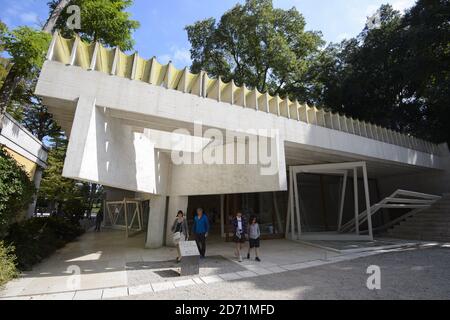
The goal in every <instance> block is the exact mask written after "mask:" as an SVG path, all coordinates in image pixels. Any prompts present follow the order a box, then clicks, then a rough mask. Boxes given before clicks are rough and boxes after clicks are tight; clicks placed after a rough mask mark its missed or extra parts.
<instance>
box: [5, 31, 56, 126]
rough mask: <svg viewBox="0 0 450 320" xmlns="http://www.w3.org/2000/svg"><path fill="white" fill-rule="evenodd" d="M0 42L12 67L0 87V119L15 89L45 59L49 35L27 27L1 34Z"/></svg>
mask: <svg viewBox="0 0 450 320" xmlns="http://www.w3.org/2000/svg"><path fill="white" fill-rule="evenodd" d="M0 42H1V43H2V44H3V46H4V49H5V50H6V51H7V52H8V53H9V55H10V56H11V63H12V67H11V69H10V70H9V72H8V74H7V76H6V78H5V80H4V82H3V85H2V88H1V89H0V121H1V118H2V117H3V114H4V113H5V111H6V108H7V107H8V105H9V104H10V102H11V97H12V96H13V94H14V91H15V89H16V88H17V86H18V85H19V84H20V82H21V80H23V79H24V78H30V77H33V76H34V77H36V75H37V72H38V71H39V70H40V67H41V65H42V63H43V62H44V59H45V53H46V51H47V48H48V44H49V43H50V35H49V34H47V33H45V32H42V31H36V30H33V29H32V28H29V27H19V28H17V29H15V30H13V31H11V32H7V33H6V34H3V36H2V39H1V40H0Z"/></svg>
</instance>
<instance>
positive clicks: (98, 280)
mask: <svg viewBox="0 0 450 320" xmlns="http://www.w3.org/2000/svg"><path fill="white" fill-rule="evenodd" d="M144 237H145V235H143V234H141V235H138V236H135V237H132V238H128V239H125V237H124V233H123V232H121V231H113V230H107V229H106V230H105V231H102V232H101V233H95V232H92V231H91V232H87V233H86V234H84V235H83V236H82V237H80V239H79V240H78V241H75V242H72V243H69V244H68V245H67V246H65V247H64V248H62V249H60V250H58V251H57V252H56V253H55V254H53V255H52V256H51V257H50V258H48V259H47V260H45V261H44V262H42V263H40V264H38V265H37V266H36V267H35V268H34V269H33V270H32V271H31V272H26V273H24V274H23V275H22V276H21V277H20V278H18V279H16V280H13V281H10V282H9V283H8V284H7V285H6V286H5V287H4V288H3V290H1V291H0V299H27V300H30V299H64V300H66V299H87V300H90V299H108V298H117V297H127V296H133V295H141V294H147V293H148V294H151V293H157V292H160V291H165V290H170V289H174V288H177V287H186V286H194V285H209V284H212V283H216V282H222V281H232V280H236V279H245V278H252V277H258V276H261V275H270V274H276V273H281V272H287V271H292V270H300V269H305V268H311V267H315V266H320V265H324V264H330V263H336V262H339V261H344V260H351V259H356V258H360V257H365V256H369V255H374V254H379V253H382V252H384V251H383V250H374V251H368V252H358V253H348V254H342V253H338V252H335V251H330V250H326V249H323V248H318V247H313V246H310V245H306V244H304V243H298V242H294V241H288V240H268V241H262V248H261V258H262V260H263V261H262V262H256V261H254V260H244V262H242V263H239V262H237V261H236V259H235V257H234V256H233V255H234V253H233V245H234V244H232V243H225V242H223V241H222V240H219V239H217V240H214V239H211V240H209V241H208V246H207V258H206V259H205V260H202V261H201V272H200V275H199V276H196V277H180V276H178V275H177V274H176V271H177V268H178V266H177V265H176V263H174V258H175V257H176V252H175V248H167V247H164V248H160V249H145V248H144Z"/></svg>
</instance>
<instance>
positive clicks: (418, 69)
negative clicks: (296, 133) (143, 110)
mask: <svg viewBox="0 0 450 320" xmlns="http://www.w3.org/2000/svg"><path fill="white" fill-rule="evenodd" d="M378 15H379V18H380V19H379V20H380V23H379V25H367V26H366V27H365V28H364V29H363V30H362V31H361V33H360V34H359V35H358V36H356V37H355V38H351V39H347V40H344V41H342V42H341V43H330V44H328V46H327V47H325V48H323V47H322V45H323V44H324V42H323V41H322V40H321V36H320V33H319V32H314V31H305V21H304V18H303V16H302V15H301V14H300V13H299V12H298V11H297V10H296V9H295V8H292V9H290V10H281V9H276V8H274V7H273V5H272V1H271V0H246V1H245V3H244V4H238V5H236V6H235V7H233V8H232V9H231V10H229V11H227V12H226V13H225V14H224V15H223V16H222V17H221V18H220V20H219V22H216V20H215V19H213V18H210V19H206V20H203V21H198V22H196V23H194V24H192V25H188V26H187V27H186V30H187V35H188V39H189V41H190V43H191V58H192V60H193V63H192V66H191V69H192V71H194V72H198V71H200V70H204V71H206V72H208V73H209V74H210V75H212V76H216V77H217V76H222V77H224V78H225V79H228V80H229V79H231V78H233V79H235V81H236V82H237V83H238V84H239V85H241V84H243V83H245V84H247V85H248V86H252V87H256V88H258V90H260V91H266V90H269V91H270V92H271V93H272V94H281V95H288V96H289V97H291V98H296V99H298V100H299V101H302V102H307V103H309V104H313V105H317V106H318V107H320V108H326V109H329V110H332V111H334V112H340V113H344V114H346V115H348V116H351V117H355V118H359V119H361V120H365V121H370V122H373V123H376V124H378V125H382V126H385V127H388V128H391V129H394V130H399V131H402V132H405V133H407V134H412V135H416V136H418V137H421V138H424V139H429V140H432V141H434V142H444V141H447V142H450V130H448V128H449V127H450V109H449V104H450V101H449V92H450V87H449V86H450V79H449V70H450V66H449V63H450V24H449V23H448V22H449V21H450V2H449V1H448V0H418V1H417V2H416V4H415V5H414V6H413V7H412V8H410V9H409V10H407V11H406V12H405V14H401V13H400V12H399V11H396V10H394V9H393V8H392V6H390V5H382V6H381V7H380V8H379V10H378Z"/></svg>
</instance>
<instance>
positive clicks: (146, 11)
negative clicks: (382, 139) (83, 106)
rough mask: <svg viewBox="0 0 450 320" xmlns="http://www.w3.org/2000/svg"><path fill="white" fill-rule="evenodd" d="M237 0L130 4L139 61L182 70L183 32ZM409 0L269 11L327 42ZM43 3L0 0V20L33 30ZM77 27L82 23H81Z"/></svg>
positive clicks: (318, 3)
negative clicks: (296, 20)
mask: <svg viewBox="0 0 450 320" xmlns="http://www.w3.org/2000/svg"><path fill="white" fill-rule="evenodd" d="M237 2H243V1H239V0H161V1H159V0H135V1H134V5H133V6H132V7H131V8H130V10H129V11H130V12H131V14H132V17H133V19H135V20H138V21H139V22H140V23H141V27H140V28H139V29H138V30H137V31H136V32H135V34H134V39H135V41H136V46H135V49H136V50H137V51H138V52H139V54H140V55H141V56H142V57H144V58H150V57H152V56H157V57H158V60H160V61H161V62H167V61H168V60H172V61H173V62H174V64H175V65H176V66H178V67H179V68H182V67H184V66H186V65H190V55H189V48H190V46H189V42H188V41H187V36H186V31H184V27H185V26H186V25H188V24H191V23H193V22H195V21H198V20H201V19H205V18H209V17H215V18H219V17H220V16H221V15H222V13H223V12H225V11H226V10H228V9H230V8H231V7H232V6H233V5H234V4H235V3H237ZM414 2H415V0H274V1H273V3H274V6H276V7H279V8H284V9H287V8H291V7H292V6H295V7H296V8H297V9H298V10H299V11H300V12H301V13H302V14H303V15H304V17H305V19H306V22H307V29H308V30H319V31H322V33H323V37H324V39H325V40H326V41H328V42H331V41H333V42H337V41H341V40H342V39H344V38H349V37H353V36H355V35H357V34H358V33H359V32H360V31H361V29H362V28H363V27H364V23H365V21H366V18H367V16H369V15H371V14H373V13H374V12H375V11H376V9H377V8H378V7H379V6H380V5H381V4H384V3H390V4H392V5H393V6H394V8H395V9H398V10H401V11H403V10H404V9H406V8H409V7H411V6H412V5H413V4H414ZM46 3H47V0H21V1H17V0H0V8H1V11H0V19H1V20H2V21H3V22H5V23H6V24H7V25H8V27H10V28H14V27H16V26H19V25H31V26H39V23H43V22H44V21H45V20H46V18H47V15H48V8H47V5H46ZM81 23H83V21H81Z"/></svg>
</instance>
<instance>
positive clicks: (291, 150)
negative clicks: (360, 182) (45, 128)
mask: <svg viewBox="0 0 450 320" xmlns="http://www.w3.org/2000/svg"><path fill="white" fill-rule="evenodd" d="M105 50H106V49H105V48H103V47H101V46H100V45H99V44H95V45H94V44H90V45H88V44H85V43H83V42H82V41H80V40H79V39H78V38H76V39H72V40H70V39H63V38H61V37H59V36H58V35H57V34H55V36H54V38H53V41H52V45H51V46H50V49H49V53H48V56H47V60H46V61H45V63H44V65H43V67H42V71H41V74H40V77H39V81H38V84H37V86H36V94H37V95H39V96H40V97H42V98H43V103H44V104H45V105H47V106H48V107H49V110H50V111H51V112H52V113H53V114H54V117H55V119H56V120H57V121H58V123H59V124H60V125H61V126H62V128H63V129H64V130H66V132H67V133H68V134H70V135H71V139H70V141H71V143H70V144H71V145H72V146H73V148H75V149H77V150H78V151H79V150H84V151H83V155H82V156H76V155H75V151H74V152H73V155H72V156H73V157H72V156H69V154H70V152H68V158H69V159H71V161H72V162H73V161H75V160H76V163H75V162H73V163H72V164H71V166H68V165H67V160H66V166H65V174H66V176H68V177H73V178H77V179H86V180H94V181H97V182H100V183H103V184H105V185H110V186H113V187H122V188H124V189H129V190H136V191H143V192H149V193H158V192H162V191H160V190H159V191H158V190H157V189H158V188H157V187H156V185H157V183H154V184H153V185H147V186H146V187H142V185H140V183H138V180H140V179H141V178H140V176H142V179H141V183H144V180H145V179H146V178H151V179H150V180H152V179H153V180H154V181H156V180H155V179H156V177H157V176H158V173H157V172H156V171H154V172H147V171H145V170H144V169H142V168H144V167H145V165H144V164H142V165H141V167H142V168H141V169H142V170H144V172H140V171H139V170H140V169H139V170H138V169H137V167H138V166H139V165H138V164H136V163H137V162H139V161H137V157H143V158H142V160H143V161H144V160H145V159H146V158H148V157H151V158H153V159H156V158H158V157H167V156H164V154H163V153H164V152H167V151H171V146H168V145H167V137H168V134H167V133H170V132H173V131H174V130H177V129H184V130H185V132H186V133H187V134H188V135H190V134H194V135H197V136H198V135H200V136H201V134H202V132H203V131H201V132H200V134H198V132H197V133H196V132H195V127H196V125H197V124H201V125H202V127H203V129H208V128H214V129H218V130H220V131H222V132H225V133H226V135H227V134H230V133H231V134H232V135H234V134H240V135H244V136H245V135H257V136H269V137H276V139H277V141H278V142H277V147H276V148H277V152H278V153H277V159H278V160H277V161H278V162H279V163H278V169H279V171H280V172H284V173H282V174H281V175H279V176H278V177H276V178H275V179H274V180H272V181H267V180H264V181H260V183H262V184H266V186H265V187H261V188H259V189H258V188H257V190H258V191H275V190H285V189H286V187H287V186H286V177H285V173H286V163H287V164H288V165H299V164H313V163H327V162H343V161H361V160H363V161H367V162H368V163H369V166H368V169H369V175H372V176H380V175H391V174H401V173H407V172H416V171H422V170H441V169H442V170H445V169H446V168H448V167H449V159H450V157H449V151H448V148H447V146H445V145H440V146H438V145H434V144H431V143H429V142H426V141H423V140H419V139H416V138H414V137H409V136H405V135H402V134H400V133H397V132H394V131H391V130H387V129H383V128H380V127H377V126H374V125H371V124H368V123H364V122H360V121H358V120H354V119H350V118H347V117H344V116H340V115H336V114H331V113H326V112H324V111H323V110H319V109H317V108H310V107H308V106H306V105H300V104H298V103H297V102H291V101H289V100H288V99H285V100H283V99H280V98H279V97H271V96H269V95H267V94H261V93H258V92H257V91H256V90H248V89H246V88H245V87H241V88H239V87H236V86H235V85H234V83H233V82H231V83H229V84H224V83H222V82H221V80H220V78H219V79H210V78H208V76H207V75H206V74H205V73H201V74H199V75H192V74H190V73H189V72H188V71H187V70H186V69H185V70H184V71H182V72H181V71H180V70H178V71H177V70H176V69H175V68H174V67H173V66H172V65H170V64H168V65H166V66H162V65H160V64H159V63H157V61H156V59H151V60H149V61H144V60H143V59H141V58H140V57H138V56H137V55H132V56H125V55H124V54H123V53H121V52H120V51H119V50H117V49H116V50H110V51H108V50H106V51H105ZM252 101H253V102H252ZM107 124H108V125H110V126H113V127H114V128H115V129H114V130H115V131H116V133H114V134H110V135H109V136H106V135H105V134H106V131H107V130H106V125H107ZM102 126H105V128H104V130H103V129H102ZM74 130H75V131H76V133H75V131H74ZM151 132H154V133H157V134H155V135H153V138H152V134H151ZM164 132H166V134H165V133H164ZM120 133H121V134H120ZM99 135H103V136H102V138H101V139H100V138H99ZM72 136H74V137H72ZM125 136H126V137H128V138H126V139H125V138H124V137H125ZM199 139H200V149H201V148H203V147H204V146H205V145H206V144H207V139H206V141H205V140H204V139H203V138H202V137H199ZM202 139H203V140H202ZM143 141H144V142H143ZM110 142H114V143H117V144H118V145H121V144H122V145H121V147H120V148H122V150H119V149H118V150H117V153H116V156H117V157H119V156H120V157H123V154H124V153H126V152H124V151H125V150H128V149H127V146H128V145H130V144H134V149H133V150H131V149H130V150H128V151H129V152H130V153H131V154H133V155H134V156H135V157H136V158H133V157H132V156H128V157H126V159H125V160H126V161H125V162H127V161H128V162H130V163H131V162H133V161H134V162H135V163H134V164H125V165H128V166H129V168H128V169H129V172H128V173H131V176H133V175H135V177H134V178H133V179H134V180H133V179H132V180H133V181H131V180H130V181H129V183H128V184H127V186H128V187H124V185H118V184H115V183H113V182H112V181H101V179H99V178H98V175H99V168H100V166H101V165H100V164H99V163H98V164H97V167H99V168H96V169H95V170H90V172H89V174H88V173H87V171H89V170H87V169H86V166H87V165H83V164H82V161H87V162H86V164H87V163H89V161H91V162H92V161H100V160H99V158H98V157H100V155H99V154H98V152H99V150H101V149H103V148H104V146H103V144H105V143H106V145H107V146H108V145H110V144H111V143H110ZM142 143H144V144H142ZM70 144H69V149H71V148H70ZM73 148H72V149H73ZM89 148H91V149H89ZM106 148H108V147H106ZM118 148H119V147H118ZM141 149H148V150H147V151H145V152H142V154H138V153H141V151H142V150H141ZM92 150H96V151H97V158H95V159H94V158H89V156H90V155H91V153H92V152H91V151H92ZM187 151H189V150H187ZM190 151H193V150H190ZM153 152H156V153H155V154H153ZM161 152H163V153H161ZM105 155H106V154H103V155H101V156H102V157H103V156H105ZM107 156H108V157H111V154H109V155H107ZM83 157H84V158H83ZM83 159H84V160H83ZM113 160H114V159H113ZM105 162H110V160H105ZM144 162H145V161H144ZM103 165H105V164H102V166H103ZM107 166H109V164H107ZM133 166H134V167H133ZM66 167H72V168H71V169H70V170H69V169H67V170H66ZM73 168H75V169H73ZM116 169H117V170H120V166H117V168H116ZM185 169H186V170H185V172H184V173H182V174H181V173H180V177H184V178H189V174H187V173H186V172H188V171H189V170H191V171H193V172H194V171H195V170H194V169H192V168H185ZM206 169H207V170H206ZM209 169H210V168H209V167H208V166H205V167H203V168H202V169H201V170H203V171H205V170H206V171H208V170H209ZM229 169H230V168H225V167H219V168H214V169H211V170H212V171H211V172H209V173H208V174H207V175H206V176H205V179H206V177H209V178H211V177H212V175H214V174H217V172H220V173H221V174H222V177H224V178H225V177H226V176H227V175H228V176H229V175H235V176H236V175H238V176H239V175H240V174H242V173H243V172H244V173H248V170H246V169H245V168H240V169H239V170H238V171H228V170H229ZM234 169H236V168H234ZM234 169H233V170H234ZM83 170H85V171H86V170H87V171H86V172H85V174H86V175H83V174H82V172H81V171H83ZM214 170H216V171H214ZM217 170H218V171H217ZM69 171H70V173H69ZM106 171H108V170H106ZM203 173H204V172H200V173H199V174H203ZM255 174H256V173H255ZM128 176H130V174H128ZM145 177H146V178H145ZM96 179H99V180H96ZM120 179H125V180H126V179H127V177H121V178H120ZM248 179H250V177H249V176H248V177H246V179H244V180H243V181H242V182H243V183H248V181H249V180H248ZM108 183H109V184H108ZM230 183H232V181H230ZM144 184H145V183H144ZM266 189H267V190H266ZM239 190H241V189H239ZM239 190H238V189H236V190H234V191H236V192H239ZM242 190H243V189H242ZM242 190H241V192H243V191H242ZM191 191H192V190H188V189H184V190H183V191H180V190H178V192H181V193H180V194H189V193H188V192H191ZM219 191H220V192H226V191H229V192H230V189H229V188H228V189H226V190H215V192H219ZM206 192H208V190H203V191H201V192H200V194H205V193H206Z"/></svg>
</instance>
